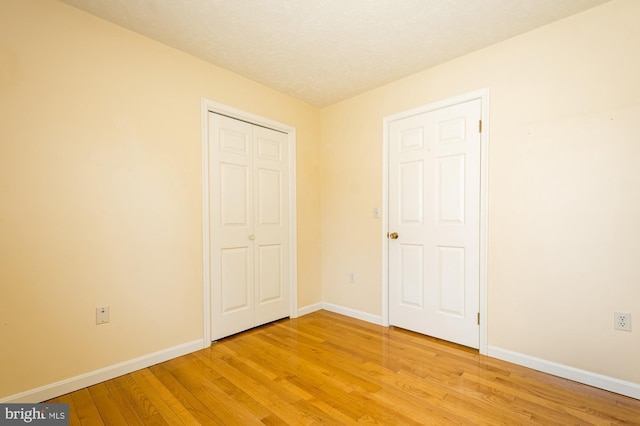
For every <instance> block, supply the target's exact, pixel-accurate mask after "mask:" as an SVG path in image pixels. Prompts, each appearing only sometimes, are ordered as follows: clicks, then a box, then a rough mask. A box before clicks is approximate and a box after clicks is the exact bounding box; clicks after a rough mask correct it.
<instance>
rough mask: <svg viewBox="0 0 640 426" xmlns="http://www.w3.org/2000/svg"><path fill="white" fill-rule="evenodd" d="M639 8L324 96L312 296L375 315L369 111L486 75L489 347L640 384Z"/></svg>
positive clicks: (600, 11)
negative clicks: (620, 326)
mask: <svg viewBox="0 0 640 426" xmlns="http://www.w3.org/2000/svg"><path fill="white" fill-rule="evenodd" d="M638 16H640V2H638V1H636V0H615V1H613V2H611V3H607V4H605V5H603V6H601V7H598V8H595V9H591V10H589V11H586V12H585V13H582V14H579V15H576V16H574V17H570V18H568V19H565V20H562V21H559V22H556V23H554V24H552V25H549V26H546V27H543V28H540V29H538V30H535V31H532V32H530V33H527V34H524V35H522V36H519V37H516V38H513V39H510V40H508V41H506V42H503V43H500V44H498V45H494V46H492V47H490V48H487V49H484V50H481V51H478V52H476V53H473V54H470V55H467V56H464V57H462V58H459V59H457V60H454V61H451V62H449V63H446V64H444V65H442V66H438V67H435V68H432V69H430V70H427V71H424V72H422V73H419V74H416V75H413V76H411V77H409V78H406V79H403V80H401V81H397V82H394V83H392V84H389V85H387V86H384V87H381V88H378V89H376V90H373V91H370V92H368V93H366V94H364V95H361V96H358V97H355V98H352V99H350V100H347V101H345V102H342V103H339V104H336V105H333V106H331V107H328V108H325V109H324V110H323V111H322V132H323V133H322V157H323V170H322V242H323V247H322V262H323V264H322V273H323V292H324V300H325V301H326V302H328V303H332V304H336V305H339V306H343V307H347V308H351V309H355V310H360V311H363V312H365V313H368V314H371V315H381V295H380V293H381V268H380V264H381V257H382V248H381V238H380V237H381V235H380V231H381V222H380V220H378V219H373V218H372V208H373V207H375V206H380V205H381V202H382V189H381V187H382V183H381V182H382V166H381V163H382V137H383V135H382V120H383V117H384V116H385V115H390V114H393V113H397V112H400V111H404V110H407V109H410V108H413V107H417V106H420V105H424V104H428V103H430V102H435V101H439V100H441V99H445V98H449V97H452V96H456V95H459V94H462V93H466V92H470V91H474V90H477V89H481V88H485V87H488V88H489V89H490V157H489V158H490V159H489V161H490V166H489V171H490V180H489V241H488V244H489V252H488V263H489V264H488V274H489V276H488V305H489V306H488V316H489V318H488V320H489V328H488V343H489V345H490V346H491V347H495V348H501V349H506V350H509V351H513V352H516V353H519V354H524V355H527V356H532V357H536V358H540V359H543V360H547V361H551V362H556V363H560V364H564V365H568V366H572V367H575V368H578V369H583V370H587V371H590V372H593V373H599V374H604V375H607V376H611V377H614V378H619V379H622V380H627V381H631V382H634V383H640V369H639V368H638V359H640V339H638V331H637V329H638V327H640V325H639V324H640V323H638V319H637V318H640V269H639V268H638V266H637V265H638V260H637V259H638V258H640V238H638V236H640V221H639V220H638V218H639V217H640V197H639V196H638V195H639V194H640V167H639V166H638V161H639V160H640V55H638V52H640V26H638V22H637V17H638ZM350 271H354V272H355V273H356V274H357V276H358V282H357V283H355V284H350V283H349V282H348V273H349V272H350ZM614 310H621V311H625V312H631V313H632V314H634V315H635V317H634V318H636V319H635V322H636V324H635V328H636V330H634V331H633V332H632V333H626V332H620V331H614V330H613V312H614Z"/></svg>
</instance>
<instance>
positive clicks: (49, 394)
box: [0, 339, 202, 404]
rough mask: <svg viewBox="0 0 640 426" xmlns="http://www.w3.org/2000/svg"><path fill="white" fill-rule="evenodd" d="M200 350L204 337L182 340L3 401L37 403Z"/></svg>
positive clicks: (1, 399)
mask: <svg viewBox="0 0 640 426" xmlns="http://www.w3.org/2000/svg"><path fill="white" fill-rule="evenodd" d="M200 349H202V339H198V340H194V341H192V342H188V343H183V344H181V345H178V346H174V347H172V348H167V349H163V350H161V351H158V352H154V353H151V354H148V355H144V356H141V357H138V358H134V359H131V360H128V361H124V362H120V363H118V364H114V365H111V366H109V367H105V368H101V369H99V370H95V371H91V372H89V373H85V374H81V375H79V376H75V377H71V378H69V379H65V380H61V381H59V382H55V383H51V384H48V385H45V386H41V387H39V388H36V389H31V390H28V391H25V392H21V393H18V394H15V395H9V396H8V397H5V398H0V404H8V403H38V402H41V401H46V400H48V399H51V398H55V397H57V396H60V395H64V394H67V393H69V392H74V391H77V390H78V389H82V388H86V387H87V386H92V385H95V384H96V383H100V382H104V381H105V380H110V379H113V378H116V377H119V376H122V375H124V374H128V373H131V372H132V371H136V370H140V369H142V368H146V367H150V366H152V365H155V364H158V363H160V362H164V361H168V360H170V359H173V358H177V357H179V356H182V355H186V354H189V353H191V352H195V351H199V350H200Z"/></svg>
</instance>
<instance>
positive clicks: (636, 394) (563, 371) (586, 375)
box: [488, 346, 640, 399]
mask: <svg viewBox="0 0 640 426" xmlns="http://www.w3.org/2000/svg"><path fill="white" fill-rule="evenodd" d="M488 355H489V356H490V357H493V358H497V359H501V360H503V361H507V362H511V363H513V364H518V365H521V366H523V367H528V368H532V369H534V370H538V371H542V372H543V373H548V374H552V375H554V376H558V377H562V378H564V379H569V380H573V381H575V382H579V383H584V384H585V385H589V386H593V387H596V388H599V389H604V390H607V391H610V392H614V393H618V394H620V395H625V396H628V397H631V398H635V399H640V384H638V383H633V382H627V381H625V380H620V379H616V378H614V377H609V376H604V375H602V374H597V373H592V372H590V371H586V370H580V369H578V368H574V367H570V366H568V365H563V364H558V363H555V362H551V361H547V360H544V359H540V358H535V357H532V356H529V355H524V354H521V353H517V352H512V351H509V350H506V349H502V348H497V347H495V346H489V351H488Z"/></svg>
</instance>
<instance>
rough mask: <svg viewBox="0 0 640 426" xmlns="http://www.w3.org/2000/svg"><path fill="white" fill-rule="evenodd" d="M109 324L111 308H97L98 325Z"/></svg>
mask: <svg viewBox="0 0 640 426" xmlns="http://www.w3.org/2000/svg"><path fill="white" fill-rule="evenodd" d="M107 322H109V307H108V306H101V307H99V308H96V324H104V323H107Z"/></svg>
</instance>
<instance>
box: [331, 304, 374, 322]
mask: <svg viewBox="0 0 640 426" xmlns="http://www.w3.org/2000/svg"><path fill="white" fill-rule="evenodd" d="M322 309H325V310H327V311H329V312H335V313H336V314H342V315H346V316H348V317H352V318H356V319H359V320H362V321H366V322H370V323H373V324H377V325H382V317H381V316H380V315H373V314H370V313H368V312H363V311H358V310H356V309H351V308H345V307H344V306H340V305H334V304H333V303H326V302H324V303H322Z"/></svg>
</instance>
